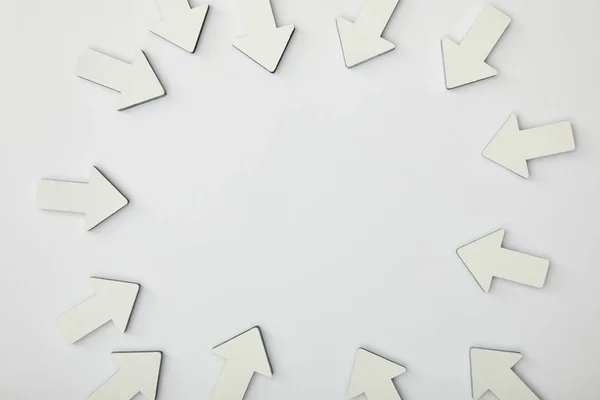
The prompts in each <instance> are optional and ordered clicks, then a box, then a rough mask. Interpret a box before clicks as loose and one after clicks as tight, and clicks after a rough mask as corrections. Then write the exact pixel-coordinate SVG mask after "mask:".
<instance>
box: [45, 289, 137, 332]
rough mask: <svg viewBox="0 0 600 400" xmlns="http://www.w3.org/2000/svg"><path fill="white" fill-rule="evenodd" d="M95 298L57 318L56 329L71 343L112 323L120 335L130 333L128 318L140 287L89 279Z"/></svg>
mask: <svg viewBox="0 0 600 400" xmlns="http://www.w3.org/2000/svg"><path fill="white" fill-rule="evenodd" d="M89 283H90V286H91V287H92V289H93V291H94V293H95V294H94V295H93V296H92V297H90V298H89V299H87V300H86V301H84V302H83V303H81V304H80V305H78V306H77V307H75V308H74V309H72V310H71V311H69V312H68V313H66V314H65V315H63V316H61V317H60V318H58V322H57V327H58V330H59V331H60V333H61V334H62V335H63V336H64V337H65V339H67V340H68V341H69V343H75V342H77V341H78V340H79V339H81V338H83V337H84V336H86V335H88V334H89V333H91V332H93V331H95V330H96V329H98V328H99V327H101V326H102V325H104V324H106V323H107V322H109V321H112V322H113V323H114V324H115V326H116V327H117V329H118V330H119V331H121V333H123V332H125V330H127V325H128V324H129V318H130V317H131V313H132V312H133V306H134V305H135V300H136V299H137V295H138V292H139V291H140V285H138V284H137V283H130V282H121V281H114V280H109V279H101V278H90V279H89Z"/></svg>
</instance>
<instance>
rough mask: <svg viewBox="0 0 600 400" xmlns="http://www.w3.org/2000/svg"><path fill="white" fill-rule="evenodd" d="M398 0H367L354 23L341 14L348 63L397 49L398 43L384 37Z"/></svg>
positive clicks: (351, 64)
mask: <svg viewBox="0 0 600 400" xmlns="http://www.w3.org/2000/svg"><path fill="white" fill-rule="evenodd" d="M398 2H399V0H365V3H364V5H363V7H362V9H361V10H360V14H359V15H358V17H357V18H356V21H355V22H354V23H352V22H350V21H348V20H347V19H345V18H341V17H338V18H337V20H336V22H337V28H338V35H339V37H340V42H341V44H342V52H343V53H344V62H345V63H346V67H348V68H352V67H354V66H355V65H358V64H360V63H363V62H365V61H368V60H370V59H372V58H375V57H377V56H380V55H382V54H385V53H387V52H389V51H392V50H394V48H395V47H396V45H395V44H394V43H392V42H389V41H387V40H385V39H383V38H382V37H381V35H382V34H383V30H384V29H385V27H386V26H387V24H388V22H389V20H390V18H391V17H392V14H393V13H394V10H395V9H396V6H397V5H398Z"/></svg>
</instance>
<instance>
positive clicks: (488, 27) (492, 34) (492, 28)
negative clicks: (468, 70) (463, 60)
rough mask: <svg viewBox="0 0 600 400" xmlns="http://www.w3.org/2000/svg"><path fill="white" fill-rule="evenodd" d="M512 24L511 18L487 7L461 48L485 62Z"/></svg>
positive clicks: (468, 33) (472, 26) (478, 17)
mask: <svg viewBox="0 0 600 400" xmlns="http://www.w3.org/2000/svg"><path fill="white" fill-rule="evenodd" d="M509 24H510V18H509V17H508V16H507V15H505V14H503V13H502V12H500V11H499V10H497V9H496V8H494V7H492V6H486V7H485V8H484V9H483V10H482V11H481V13H479V15H478V16H477V19H476V20H475V22H474V23H473V25H471V28H470V29H469V31H468V32H467V34H466V35H465V37H464V39H463V40H462V42H461V44H460V47H461V48H464V50H465V51H466V52H468V53H470V54H472V55H473V56H474V57H475V58H476V59H477V60H481V61H484V60H485V59H486V58H487V57H488V56H489V55H490V53H491V52H492V50H493V49H494V46H496V43H497V42H498V40H500V37H501V36H502V34H503V33H504V31H505V30H506V28H507V27H508V25H509Z"/></svg>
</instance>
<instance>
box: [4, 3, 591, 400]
mask: <svg viewBox="0 0 600 400" xmlns="http://www.w3.org/2000/svg"><path fill="white" fill-rule="evenodd" d="M192 4H193V5H197V4H199V3H197V2H195V1H194V2H193V3H192ZM210 4H211V9H210V11H209V15H208V18H207V21H206V24H205V27H204V32H203V34H202V37H201V39H200V43H199V46H198V49H197V52H196V53H195V54H193V55H190V54H187V53H186V52H184V51H183V50H180V49H179V48H177V47H175V46H173V45H172V44H170V43H168V42H166V41H164V40H162V39H160V38H158V37H156V36H154V35H152V34H151V33H150V32H148V30H147V27H148V26H149V25H150V23H152V22H153V21H155V20H157V19H158V18H159V14H158V10H157V8H156V6H155V4H154V3H153V1H151V0H103V1H92V0H55V1H20V2H16V1H10V0H9V1H8V2H7V1H3V2H2V4H1V6H0V9H1V13H0V22H1V23H0V37H2V43H3V44H2V47H3V54H4V56H3V62H2V67H1V68H2V76H3V78H4V79H3V84H2V91H3V94H2V96H1V97H0V101H1V102H2V110H3V112H2V117H1V119H0V132H1V136H0V137H1V138H2V141H1V144H0V182H1V185H2V195H1V196H0V210H1V213H2V218H1V222H0V240H1V243H2V245H1V246H0V265H1V268H2V272H3V274H2V278H1V279H0V300H1V301H0V313H1V314H0V315H2V327H1V329H0V343H2V350H1V359H0V377H1V379H0V395H1V397H2V398H7V399H8V398H11V399H40V398H46V399H83V398H85V397H86V396H87V395H89V394H90V393H91V392H92V391H93V390H94V389H95V388H96V387H97V386H98V385H100V384H101V383H103V382H104V381H105V380H106V379H107V378H108V377H109V376H110V375H111V374H112V373H113V372H114V370H115V366H114V364H113V363H112V361H111V359H110V357H109V354H110V352H111V351H113V350H146V349H148V350H151V349H159V350H163V351H164V353H165V358H164V362H163V371H162V375H161V384H160V389H159V398H161V399H180V400H181V399H208V398H209V394H210V392H211V390H212V388H213V385H214V383H215V380H216V378H217V376H218V374H219V372H220V369H221V368H222V366H223V360H221V359H220V358H219V357H217V356H215V355H213V354H212V353H211V348H212V346H213V345H216V344H218V343H220V342H222V341H224V340H226V339H228V338H230V337H232V336H234V335H235V334H237V333H239V332H241V331H243V330H245V329H247V328H249V327H251V326H253V325H255V324H259V325H260V326H261V327H262V329H263V332H264V336H265V340H266V343H267V347H268V350H269V354H270V356H271V361H272V364H273V368H274V372H275V375H274V376H273V378H272V379H270V380H269V379H266V378H264V377H256V378H255V379H254V381H253V384H252V386H251V388H250V390H249V392H248V394H247V397H246V399H247V400H259V399H260V400H279V399H324V400H325V399H342V398H344V396H345V390H346V386H347V383H348V379H349V375H350V371H351V368H352V362H353V359H354V354H355V350H356V349H357V347H358V346H366V347H368V348H370V349H372V350H373V351H376V352H379V353H380V354H382V355H384V356H386V357H388V358H390V359H392V360H395V361H397V362H399V363H401V364H402V365H404V366H406V367H407V368H408V371H407V373H405V374H404V375H403V376H401V377H400V378H398V379H397V380H396V383H397V386H398V387H399V389H400V393H401V394H402V397H403V399H408V400H410V399H431V400H433V399H442V398H443V399H452V400H454V399H456V400H461V399H469V398H470V378H469V359H468V349H469V347H470V346H487V347H492V348H500V349H508V350H516V351H521V352H522V353H523V355H524V359H523V360H522V361H521V362H520V363H519V364H518V366H517V368H516V370H517V371H518V373H519V374H520V376H522V377H523V378H524V379H525V381H526V382H528V384H530V385H531V387H532V388H533V389H534V390H535V391H536V392H537V393H538V394H539V395H540V397H542V398H543V399H591V398H597V397H598V391H599V390H600V383H599V380H598V379H597V373H598V356H599V355H600V344H599V339H598V338H599V337H600V302H599V301H598V290H597V287H598V286H597V285H598V280H599V278H600V270H599V268H598V258H599V256H600V249H599V248H598V239H599V237H600V233H599V232H598V227H597V225H598V204H599V202H600V185H598V179H597V176H598V170H599V167H600V135H599V134H598V128H597V126H598V116H597V114H598V88H599V84H600V73H599V72H598V71H599V69H598V68H599V66H598V61H600V58H599V55H600V47H599V46H598V38H599V37H600V24H598V20H599V17H600V4H599V3H598V2H597V1H592V0H578V1H561V0H535V1H522V0H502V1H497V2H495V3H493V4H494V5H496V6H497V7H498V8H500V9H501V10H502V11H504V12H505V13H507V14H508V15H509V16H511V17H512V24H511V25H510V26H509V28H508V30H507V31H506V33H505V35H504V37H503V38H502V40H501V41H500V43H499V44H498V46H497V47H496V49H495V50H494V52H493V53H492V56H491V57H490V58H489V62H490V64H491V65H493V66H494V67H495V68H497V69H498V70H499V71H500V73H499V75H498V76H497V77H496V78H493V79H491V80H488V81H485V82H482V83H478V84H475V85H471V86H467V87H464V88H461V89H458V90H455V91H451V92H450V91H446V90H445V88H444V82H443V69H442V62H441V51H440V39H441V38H442V37H443V36H445V35H448V36H450V37H451V38H453V39H454V40H457V41H458V40H460V39H462V37H463V35H464V34H465V33H466V31H467V29H468V28H469V26H470V25H471V23H472V22H473V20H474V19H475V17H476V15H477V13H478V12H479V11H480V9H481V8H482V7H483V5H484V2H482V1H478V0H477V1H476V0H453V1H447V0H429V1H417V0H402V1H401V2H400V5H399V7H398V9H397V10H396V13H395V14H394V16H393V17H392V20H391V23H390V24H389V26H388V28H387V30H386V31H385V33H384V36H385V37H386V38H387V39H389V40H391V41H393V42H394V43H396V45H397V48H396V50H395V51H393V52H392V53H390V54H388V55H385V56H382V57H380V58H378V59H376V60H374V61H371V62H369V63H367V64H364V65H361V66H359V67H357V68H355V69H352V70H347V69H346V68H345V67H344V65H343V61H342V56H341V51H340V46H339V42H338V37H337V32H336V27H335V18H336V17H337V16H345V17H347V18H350V19H354V18H355V16H356V15H357V14H358V12H359V9H360V5H361V0H327V1H324V0H304V1H297V0H296V1H294V0H275V1H274V10H275V13H276V17H277V21H278V23H279V24H280V25H284V24H290V23H293V24H295V25H296V33H295V34H294V36H293V38H292V40H291V43H290V46H289V47H288V50H287V53H286V54H285V56H284V58H283V61H282V63H281V65H280V69H279V70H278V72H277V73H276V74H275V75H270V74H269V73H267V72H266V71H264V70H263V69H262V68H260V67H259V66H257V65H255V64H254V63H253V62H252V61H251V60H249V59H248V58H246V57H245V56H244V55H242V54H241V53H239V52H238V51H236V50H235V49H234V48H233V47H232V46H231V43H232V41H233V39H234V38H235V37H238V36H241V35H243V34H244V27H243V24H242V21H241V20H240V16H239V13H238V10H237V6H236V3H235V1H234V0H219V1H212V2H211V3H210ZM88 46H89V47H91V48H93V49H96V50H100V51H104V52H106V53H108V54H110V55H113V56H115V57H118V58H120V59H123V60H125V61H128V62H130V61H131V60H132V59H133V56H134V53H135V51H136V50H137V49H143V50H145V51H146V52H147V55H148V58H149V60H150V62H151V63H152V65H153V67H154V68H155V70H156V72H157V74H158V75H159V77H160V79H161V81H162V82H163V84H164V86H165V88H166V89H167V91H168V95H167V97H165V98H162V99H159V100H156V101H153V102H151V103H148V104H145V105H142V106H139V107H136V108H133V109H131V110H128V111H125V112H121V113H119V112H116V111H115V104H116V100H117V96H118V94H117V93H115V92H112V91H110V90H108V89H104V88H102V87H100V86H97V85H94V84H92V83H89V82H86V81H83V80H81V79H79V78H77V77H76V76H75V74H74V67H75V64H76V61H77V57H78V55H79V54H80V53H81V52H82V51H83V50H84V49H85V48H86V47H88ZM511 113H517V114H518V115H519V117H520V123H521V127H522V128H529V127H534V126H538V125H542V124H547V123H552V122H557V121H561V120H569V121H572V122H573V127H574V130H575V135H576V142H577V147H578V148H577V150H576V151H575V152H573V153H569V154H565V155H561V156H556V157H551V158H547V159H542V160H537V161H534V162H532V163H530V167H531V173H532V179H531V180H529V181H527V180H524V179H521V178H519V177H518V176H516V175H514V174H512V173H510V172H508V171H506V170H504V169H502V168H500V167H498V166H497V165H495V164H493V163H491V162H489V161H488V160H485V159H484V158H482V157H481V156H480V152H481V150H482V149H483V148H484V147H485V145H486V144H487V143H488V141H489V140H490V139H491V138H492V137H493V135H494V134H495V132H496V131H497V130H498V129H499V128H500V127H501V126H502V124H503V123H504V122H505V120H506V119H507V118H508V117H509V115H510V114H511ZM91 165H96V166H98V167H99V168H100V169H101V170H102V171H103V172H104V173H105V174H106V175H107V176H108V177H109V179H111V180H112V182H113V183H115V184H116V185H117V186H118V187H119V188H120V189H121V190H122V191H123V193H124V194H125V195H126V196H127V197H128V198H129V199H130V201H131V203H130V205H129V206H128V207H127V208H125V209H124V210H123V211H121V212H119V213H118V214H117V215H115V216H114V217H112V218H111V219H110V220H108V221H107V222H106V223H104V224H102V225H101V226H100V227H98V228H97V229H96V230H94V231H92V232H90V233H88V232H85V231H84V229H83V222H84V221H83V218H82V217H81V216H79V215H76V214H67V213H53V212H45V211H39V210H36V208H35V188H36V184H37V182H38V180H39V179H41V178H55V179H64V180H78V181H86V180H87V177H88V173H89V168H90V166H91ZM498 228H505V229H507V236H506V239H505V243H504V244H505V246H506V247H509V248H512V249H515V250H520V251H525V252H528V253H531V254H534V255H538V256H542V257H546V258H549V259H550V260H551V267H550V268H551V269H550V274H549V276H548V280H547V285H546V287H544V289H542V290H536V289H531V288H528V287H525V286H521V285H517V284H512V283H509V282H503V281H496V282H495V283H494V284H493V286H492V291H491V293H489V294H488V295H485V294H484V293H483V292H482V291H481V290H480V289H479V287H478V286H477V283H476V282H475V281H474V280H473V278H472V277H471V276H470V274H469V273H468V271H467V270H466V269H465V267H464V266H463V265H462V263H461V261H460V259H459V258H458V257H457V256H456V254H455V249H456V248H457V247H459V246H460V245H463V244H465V243H467V242H470V241H471V240H473V239H476V238H478V237H480V236H482V235H484V234H487V233H489V232H491V231H493V230H496V229H498ZM91 275H94V276H102V277H111V278H120V279H129V280H133V281H136V282H139V283H141V284H142V291H141V293H140V296H139V299H138V303H137V306H136V308H135V311H134V314H133V317H132V320H131V324H130V329H129V331H128V333H127V334H125V335H120V334H119V333H118V332H117V331H116V330H115V329H114V328H113V327H112V326H110V325H107V326H105V327H103V328H101V329H100V330H98V331H97V332H95V333H94V334H92V335H90V336H88V337H87V338H85V339H84V340H82V341H81V342H79V343H78V344H76V345H73V346H71V345H68V344H67V343H66V342H65V341H64V340H63V338H62V337H61V336H60V335H59V332H58V331H57V329H56V328H55V321H56V318H57V317H58V316H59V315H61V314H62V313H64V312H66V311H68V310H69V309H70V308H72V307H73V306H75V305H77V304H78V303H79V302H81V301H83V300H85V299H86V298H87V297H88V296H90V295H91V289H90V288H89V287H88V285H87V281H86V279H87V278H88V277H89V276H91ZM488 398H493V397H492V396H489V397H488Z"/></svg>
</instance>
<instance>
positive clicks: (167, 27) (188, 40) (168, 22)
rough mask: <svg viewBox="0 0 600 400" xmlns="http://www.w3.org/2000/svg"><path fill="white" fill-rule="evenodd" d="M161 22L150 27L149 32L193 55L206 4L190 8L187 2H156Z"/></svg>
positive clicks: (177, 0) (163, 0) (161, 0)
mask: <svg viewBox="0 0 600 400" xmlns="http://www.w3.org/2000/svg"><path fill="white" fill-rule="evenodd" d="M157 2H158V8H159V9H160V14H161V16H162V20H161V21H158V22H155V23H154V24H153V25H152V26H151V27H150V32H152V33H155V34H157V35H158V36H160V37H162V38H163V39H165V40H168V41H169V42H171V43H173V44H174V45H176V46H179V47H181V48H182V49H184V50H185V51H188V52H190V53H193V52H194V50H196V45H197V44H198V39H199V38H200V32H201V31H202V26H203V25H204V19H205V18H206V13H207V12H208V4H203V5H201V6H198V7H194V8H191V7H190V4H189V3H188V0H157Z"/></svg>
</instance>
